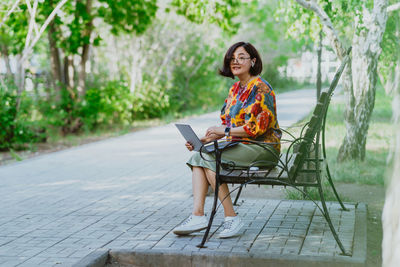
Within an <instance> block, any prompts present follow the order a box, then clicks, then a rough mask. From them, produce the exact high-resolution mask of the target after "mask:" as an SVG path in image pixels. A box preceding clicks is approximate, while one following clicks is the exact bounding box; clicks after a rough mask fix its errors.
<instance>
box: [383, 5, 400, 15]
mask: <svg viewBox="0 0 400 267" xmlns="http://www.w3.org/2000/svg"><path fill="white" fill-rule="evenodd" d="M399 9H400V3H397V4H393V5H390V6H388V7H387V9H386V11H387V12H388V13H389V12H392V11H396V10H399Z"/></svg>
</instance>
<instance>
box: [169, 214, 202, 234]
mask: <svg viewBox="0 0 400 267" xmlns="http://www.w3.org/2000/svg"><path fill="white" fill-rule="evenodd" d="M207 226H208V220H207V217H206V216H204V215H203V216H196V215H193V214H192V215H190V216H189V218H187V219H186V220H185V221H184V222H183V223H182V224H181V225H179V226H177V227H175V228H174V230H173V231H172V232H173V233H174V234H176V235H188V234H191V233H194V232H199V231H201V230H204V229H206V228H207Z"/></svg>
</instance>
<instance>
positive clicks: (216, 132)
mask: <svg viewBox="0 0 400 267" xmlns="http://www.w3.org/2000/svg"><path fill="white" fill-rule="evenodd" d="M224 135H225V126H212V127H210V128H208V129H207V131H206V137H209V136H219V137H223V136H224Z"/></svg>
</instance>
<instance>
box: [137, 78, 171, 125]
mask: <svg viewBox="0 0 400 267" xmlns="http://www.w3.org/2000/svg"><path fill="white" fill-rule="evenodd" d="M169 101H170V96H169V95H168V92H167V90H166V88H165V87H164V86H162V85H161V84H154V83H151V82H149V81H145V82H144V83H143V84H142V85H141V86H140V88H139V89H138V90H137V91H136V92H135V94H134V95H133V103H132V115H133V119H134V120H140V119H149V118H160V117H162V116H163V115H164V114H166V113H167V112H168V111H169V109H170V107H171V105H170V102H169Z"/></svg>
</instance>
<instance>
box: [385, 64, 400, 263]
mask: <svg viewBox="0 0 400 267" xmlns="http://www.w3.org/2000/svg"><path fill="white" fill-rule="evenodd" d="M396 69H397V77H400V67H399V65H398V66H397V68H396ZM394 92H395V95H394V98H393V106H392V108H393V122H394V125H395V126H396V127H395V129H396V133H395V140H394V144H393V145H394V148H395V149H394V151H393V157H392V159H393V169H392V172H391V177H390V181H389V183H388V187H387V190H386V198H385V204H384V207H383V213H382V227H383V241H382V261H383V262H382V266H383V267H397V266H398V265H399V263H400V209H399V207H400V84H399V83H397V87H395V88H394Z"/></svg>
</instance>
